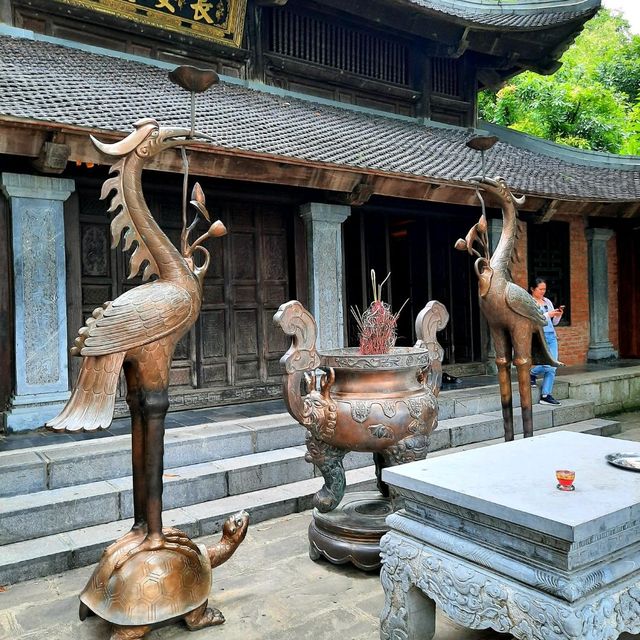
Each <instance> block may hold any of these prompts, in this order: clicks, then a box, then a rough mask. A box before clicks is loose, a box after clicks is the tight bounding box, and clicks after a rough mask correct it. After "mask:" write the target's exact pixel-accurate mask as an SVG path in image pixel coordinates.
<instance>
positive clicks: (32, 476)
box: [0, 384, 593, 499]
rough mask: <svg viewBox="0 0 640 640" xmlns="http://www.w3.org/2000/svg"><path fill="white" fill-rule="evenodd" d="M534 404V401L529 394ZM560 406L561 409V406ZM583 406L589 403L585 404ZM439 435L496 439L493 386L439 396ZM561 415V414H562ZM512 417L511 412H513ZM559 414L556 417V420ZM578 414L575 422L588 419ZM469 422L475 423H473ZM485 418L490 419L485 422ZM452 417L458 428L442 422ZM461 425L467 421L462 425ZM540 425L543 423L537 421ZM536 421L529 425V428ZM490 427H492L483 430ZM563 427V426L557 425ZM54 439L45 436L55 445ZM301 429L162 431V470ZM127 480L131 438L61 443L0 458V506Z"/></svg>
mask: <svg viewBox="0 0 640 640" xmlns="http://www.w3.org/2000/svg"><path fill="white" fill-rule="evenodd" d="M557 387H558V391H559V394H558V397H559V398H564V397H566V390H567V385H566V384H565V385H560V384H558V385H557ZM533 392H534V395H533V399H534V402H537V400H538V398H539V395H538V394H539V392H538V390H533ZM565 404H566V403H563V407H564V405H565ZM584 404H585V405H586V404H588V401H584ZM439 406H440V429H448V430H449V432H450V435H447V434H445V433H436V434H434V446H435V448H443V447H447V446H457V445H458V444H460V443H464V442H468V441H469V438H477V437H480V434H481V431H482V427H481V425H484V428H485V431H487V433H490V434H491V437H497V434H496V429H497V430H498V431H501V429H502V427H501V419H498V421H497V422H496V420H495V418H496V416H495V415H494V414H495V413H496V412H498V413H499V412H500V394H499V391H498V387H497V385H488V386H487V387H480V388H478V389H465V390H460V391H458V390H454V391H444V392H442V393H441V394H440V397H439ZM514 406H515V407H518V406H519V396H518V394H517V391H516V389H515V388H514ZM565 410H566V409H561V412H560V414H563V413H564V411H565ZM516 414H517V410H516ZM560 414H559V415H560ZM591 415H593V414H592V413H591V414H590V415H586V414H581V415H580V416H579V417H577V418H575V419H574V420H565V421H564V423H566V422H570V421H575V420H576V419H584V418H586V417H591ZM474 416H480V417H479V418H477V419H476V418H475V417H474ZM487 416H489V418H487ZM452 418H456V419H459V421H458V422H454V423H450V426H448V424H449V423H448V422H447V421H448V420H450V419H452ZM465 418H467V419H466V420H465ZM491 419H492V420H493V422H491ZM539 419H541V420H543V424H545V425H546V424H547V421H548V418H547V417H544V418H543V417H541V418H539ZM537 421H538V418H536V422H537ZM488 422H491V424H486V423H488ZM564 423H563V424H564ZM55 437H56V434H51V439H52V441H53V442H55ZM304 441H305V430H304V429H303V428H301V427H300V425H298V423H297V422H295V420H293V418H291V416H289V415H288V414H286V413H282V414H277V415H271V416H264V417H260V418H246V419H244V420H230V421H226V422H215V423H204V424H199V425H194V426H189V427H180V428H175V429H168V430H167V432H166V435H165V454H164V464H165V469H166V470H167V471H170V470H171V469H176V468H180V467H184V466H186V465H192V464H199V463H205V462H215V461H217V460H222V459H228V458H233V457H239V456H246V455H251V454H254V453H262V452H266V451H274V450H277V449H282V448H286V447H295V446H301V445H304ZM130 474H131V438H130V436H114V437H108V438H100V439H97V440H85V441H79V442H68V441H67V442H64V443H60V444H51V445H46V446H41V447H37V448H32V449H21V450H17V451H7V452H0V477H2V478H3V480H4V482H2V483H1V484H0V499H2V498H3V497H9V496H15V495H21V494H27V493H34V492H39V491H45V490H47V489H51V490H53V489H61V488H63V487H71V486H76V485H81V484H87V483H92V482H99V481H102V480H112V479H115V478H121V477H124V476H128V475H130Z"/></svg>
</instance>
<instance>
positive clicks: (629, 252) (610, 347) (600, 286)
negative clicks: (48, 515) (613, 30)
mask: <svg viewBox="0 0 640 640" xmlns="http://www.w3.org/2000/svg"><path fill="white" fill-rule="evenodd" d="M599 7H600V0H556V1H555V2H534V1H532V0H514V1H512V2H509V3H502V2H500V1H499V0H457V1H454V0H351V1H350V2H344V1H340V0H288V1H287V0H219V1H218V0H55V1H54V0H47V1H45V0H0V58H1V60H2V63H0V192H1V193H2V195H1V196H0V273H2V274H5V275H4V276H3V277H2V278H0V362H1V363H2V364H3V366H2V369H1V370H0V410H2V411H3V413H2V418H1V422H0V430H2V429H4V430H7V431H11V430H22V429H32V428H35V427H38V426H41V425H42V424H43V423H44V422H45V420H46V419H48V418H50V417H52V416H53V415H55V414H56V413H57V411H58V410H59V409H60V407H61V405H62V404H63V403H64V401H65V400H66V398H68V396H69V392H70V388H71V385H72V382H73V380H74V379H75V376H76V373H77V370H78V366H79V364H78V359H77V358H73V357H71V356H69V349H68V347H69V346H70V345H71V344H72V343H73V339H74V338H75V336H76V333H77V330H78V328H79V327H80V326H81V325H82V323H83V321H84V318H86V317H87V316H88V315H90V314H91V312H92V310H93V309H94V308H95V307H97V306H100V305H101V304H102V303H103V302H104V301H106V300H112V299H114V298H115V297H116V296H118V295H120V294H122V293H123V292H124V291H126V290H127V289H128V288H130V287H132V286H135V285H136V284H138V283H139V282H140V280H139V279H133V280H129V279H127V270H126V263H127V253H126V252H125V251H123V250H122V248H121V247H120V246H118V247H116V248H112V247H111V237H110V229H109V223H110V217H109V214H108V213H107V208H108V203H107V201H104V200H100V190H101V185H102V182H103V181H104V180H105V178H106V177H107V175H108V170H109V165H110V160H109V159H108V158H107V157H106V156H103V155H101V153H100V152H99V151H98V150H97V149H96V148H95V147H94V146H93V145H92V143H91V141H90V137H89V136H90V135H93V136H95V137H97V138H98V139H100V140H103V141H108V142H111V141H114V140H117V139H120V138H122V137H123V136H124V135H126V134H127V133H128V132H130V131H131V129H132V126H133V123H135V122H136V121H138V120H139V119H141V118H146V117H151V118H155V119H156V120H157V121H158V122H159V123H160V124H161V125H163V126H188V125H189V121H190V109H191V98H190V95H189V94H188V93H187V92H185V91H184V90H182V89H180V88H179V87H177V86H176V85H174V84H172V83H171V82H170V81H169V79H168V75H167V74H168V72H169V71H170V70H171V69H173V68H175V66H176V65H180V64H191V65H195V66H197V67H201V68H210V69H213V70H215V71H216V72H217V73H218V74H219V75H220V82H219V83H218V84H216V85H214V86H213V87H212V88H211V89H209V90H208V91H207V92H206V93H204V94H201V95H198V96H197V98H196V101H195V104H196V128H197V130H198V131H200V132H202V133H204V134H207V135H209V136H211V137H212V138H213V143H211V144H209V143H202V142H194V143H190V145H189V158H190V176H191V178H192V180H195V179H197V180H198V181H199V182H200V183H201V185H202V187H203V190H204V192H205V194H206V196H207V204H208V207H209V210H210V211H211V213H212V215H213V216H215V217H219V218H220V219H221V220H222V221H223V222H224V223H225V225H226V226H227V228H228V230H229V233H228V235H227V236H226V237H225V238H224V239H222V240H217V241H216V242H215V243H212V245H211V250H212V254H213V260H212V266H211V267H210V269H209V272H208V275H207V279H206V283H205V294H204V304H203V309H202V313H201V316H200V319H199V320H198V323H197V324H196V326H195V328H194V329H193V330H192V331H191V332H190V333H189V334H188V335H187V336H185V338H184V339H183V340H182V341H181V343H180V344H179V346H178V348H177V351H176V354H175V358H174V363H173V370H172V380H171V384H172V386H171V406H172V409H181V408H187V407H190V408H194V407H202V406H211V405H217V404H224V403H232V402H239V401H247V400H258V399H265V398H273V397H277V396H278V395H279V394H280V375H281V370H280V365H279V359H280V357H281V355H282V353H283V351H284V350H285V349H286V348H287V343H286V340H285V337H284V336H283V335H282V332H280V331H279V329H277V328H276V327H274V325H273V323H272V316H273V314H274V312H275V311H276V310H277V308H278V307H279V305H280V304H281V303H282V302H284V301H287V300H289V299H293V298H297V299H299V300H300V301H301V302H303V304H305V305H306V306H307V307H308V308H309V309H310V310H311V311H312V313H313V314H314V316H315V317H316V319H317V321H318V325H319V345H320V347H324V348H328V347H337V346H342V345H344V344H347V343H348V344H354V343H355V327H354V325H353V322H352V320H351V317H350V314H349V312H348V310H349V309H350V307H351V306H353V305H357V306H358V307H360V308H361V309H362V308H364V307H366V306H367V304H368V302H369V301H370V299H371V291H370V288H369V287H368V283H369V272H370V270H371V269H375V270H376V272H377V273H378V276H379V277H380V276H382V277H384V275H386V273H387V272H391V279H390V285H389V287H388V288H386V289H385V291H384V297H385V299H386V300H388V301H389V302H391V304H392V305H393V306H394V307H395V308H399V307H400V306H401V305H402V303H403V302H404V301H405V300H406V299H409V303H408V304H407V306H406V307H405V308H404V310H403V312H402V314H401V316H400V324H399V344H411V343H413V341H414V340H415V335H414V328H413V319H414V318H415V316H416V314H417V313H418V311H419V310H420V309H421V308H422V307H423V306H424V304H425V303H426V302H427V301H428V300H430V299H437V300H439V301H441V302H442V303H444V304H445V305H446V307H447V308H448V309H449V311H450V314H451V321H450V323H449V325H448V327H447V329H446V332H445V333H444V335H443V336H442V340H441V341H442V343H443V346H444V347H445V349H446V355H445V369H447V367H448V370H449V371H451V372H453V373H455V374H458V375H472V374H474V373H481V372H485V371H486V370H487V366H489V364H490V360H491V358H490V354H489V351H490V345H489V343H488V339H487V331H486V328H485V325H484V321H483V320H482V319H481V317H480V315H479V311H478V303H477V299H476V296H477V293H476V291H477V286H476V278H475V274H474V271H473V261H472V260H471V259H470V257H469V256H468V255H466V254H465V253H461V252H458V251H454V248H453V247H454V243H455V241H456V239H457V238H458V237H460V236H464V235H465V233H466V232H467V230H468V229H469V227H470V226H471V225H472V224H473V223H474V222H476V221H477V219H478V215H479V201H478V199H477V195H476V192H475V189H474V188H473V187H472V185H471V184H470V183H469V178H470V177H472V176H474V175H478V174H479V173H480V171H481V164H480V154H479V153H478V152H477V151H474V150H473V149H470V148H469V147H467V145H466V143H467V142H468V141H469V140H470V138H472V137H473V136H475V135H478V134H490V135H495V136H497V137H498V139H499V141H498V143H497V144H496V145H495V146H493V148H491V149H490V150H489V151H487V152H486V154H485V158H486V173H487V175H489V176H502V177H504V178H505V179H506V181H507V183H508V184H509V186H510V187H511V189H512V190H513V191H514V193H516V194H518V195H525V196H526V201H525V204H524V205H523V206H522V208H521V211H520V217H521V221H522V233H521V235H520V237H519V240H518V248H519V254H520V262H518V263H517V264H516V265H515V268H514V278H515V280H516V281H517V282H518V283H519V284H521V285H522V286H525V287H526V286H527V280H528V278H529V277H530V276H532V275H534V274H535V275H542V276H544V277H545V278H546V279H547V281H548V283H549V291H550V294H551V297H552V299H553V300H554V302H555V303H556V304H564V305H566V312H565V318H564V319H563V322H562V325H561V326H560V327H559V331H558V333H559V341H560V357H561V359H562V360H563V361H564V362H565V363H567V364H579V363H584V362H586V361H587V360H601V359H606V358H617V357H628V358H638V357H640V332H639V331H638V327H639V326H640V257H639V256H640V221H639V220H640V158H637V157H624V156H613V155H610V154H604V153H596V152H587V151H580V150H575V149H571V148H569V147H565V146H561V145H557V144H553V143H550V142H546V141H543V140H539V139H536V138H534V137H531V136H528V135H524V134H520V133H518V132H515V131H511V130H507V129H503V128H500V127H496V126H493V125H489V124H487V123H483V122H478V120H477V108H476V106H477V102H476V101H477V93H478V91H480V90H481V89H483V88H487V87H489V88H491V87H497V86H499V85H500V83H502V82H503V81H505V80H506V79H508V78H509V77H511V76H513V75H515V74H518V73H520V72H522V71H524V70H533V71H536V72H539V73H544V74H548V73H553V72H554V71H555V70H556V69H557V68H558V67H559V59H560V57H561V55H562V53H563V52H564V51H565V50H566V48H567V47H568V46H570V44H571V43H572V42H573V40H574V39H575V37H576V36H577V35H578V34H579V33H580V31H581V29H582V28H583V26H584V24H585V22H586V21H588V20H589V19H590V18H591V17H593V16H594V15H595V13H596V12H597V11H598V9H599ZM149 168H150V170H149V171H147V172H146V182H145V184H144V188H145V192H144V193H145V197H146V200H147V203H148V204H149V207H150V209H151V211H152V212H153V214H154V216H155V217H156V219H157V220H158V221H159V223H160V224H161V226H162V228H163V229H164V230H165V232H166V233H167V235H168V236H169V237H170V238H171V239H173V240H175V241H177V239H178V238H179V235H180V228H181V194H182V174H181V170H182V162H181V159H180V152H179V151H178V150H172V151H168V152H166V153H165V154H164V155H162V156H160V157H158V158H156V159H154V161H153V162H152V163H150V165H149ZM490 215H491V219H490V233H491V236H492V237H493V238H497V236H498V235H499V233H500V223H501V217H500V212H499V211H497V210H495V209H492V210H491V211H490ZM117 407H118V410H123V409H124V402H123V401H120V402H119V403H118V405H117Z"/></svg>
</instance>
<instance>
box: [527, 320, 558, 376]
mask: <svg viewBox="0 0 640 640" xmlns="http://www.w3.org/2000/svg"><path fill="white" fill-rule="evenodd" d="M531 361H532V363H533V364H534V365H535V364H548V365H550V366H552V367H564V362H560V361H559V360H555V359H554V357H553V356H552V355H551V352H550V351H549V347H548V345H547V341H546V340H545V339H544V331H543V330H542V327H536V330H535V331H534V332H533V334H532V336H531Z"/></svg>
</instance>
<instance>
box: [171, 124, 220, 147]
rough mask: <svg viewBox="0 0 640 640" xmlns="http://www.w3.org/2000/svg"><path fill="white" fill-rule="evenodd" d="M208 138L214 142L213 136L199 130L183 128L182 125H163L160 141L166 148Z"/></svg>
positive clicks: (207, 139)
mask: <svg viewBox="0 0 640 640" xmlns="http://www.w3.org/2000/svg"><path fill="white" fill-rule="evenodd" d="M198 140H206V141H208V142H212V141H213V138H212V137H211V136H208V135H206V134H204V133H199V132H198V131H194V132H192V131H191V129H183V128H181V127H176V128H173V127H163V128H162V129H160V143H161V144H162V146H163V147H164V148H169V147H178V146H180V145H181V144H186V143H188V142H190V141H194V142H197V141H198Z"/></svg>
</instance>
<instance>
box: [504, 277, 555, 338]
mask: <svg viewBox="0 0 640 640" xmlns="http://www.w3.org/2000/svg"><path fill="white" fill-rule="evenodd" d="M504 298H505V301H506V303H507V306H508V307H509V309H511V311H515V312H516V313H517V314H519V315H521V316H524V317H525V318H528V319H529V320H531V322H534V323H535V324H537V325H539V326H540V327H544V326H545V325H546V324H547V319H546V318H545V317H544V314H543V313H542V311H540V307H539V306H538V305H537V304H536V302H535V300H534V299H533V297H532V296H531V295H530V294H528V293H527V292H526V291H525V290H524V289H523V288H522V287H519V286H518V285H517V284H514V283H513V282H507V288H506V290H505V294H504Z"/></svg>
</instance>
